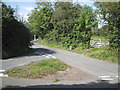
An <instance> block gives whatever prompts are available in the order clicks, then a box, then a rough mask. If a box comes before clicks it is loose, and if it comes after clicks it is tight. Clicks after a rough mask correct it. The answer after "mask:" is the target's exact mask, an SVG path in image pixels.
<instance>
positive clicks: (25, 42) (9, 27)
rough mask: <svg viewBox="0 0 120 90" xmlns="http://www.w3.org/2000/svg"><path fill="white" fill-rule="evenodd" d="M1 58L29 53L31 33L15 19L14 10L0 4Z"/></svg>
mask: <svg viewBox="0 0 120 90" xmlns="http://www.w3.org/2000/svg"><path fill="white" fill-rule="evenodd" d="M1 7H2V58H3V59H4V58H9V57H13V56H19V55H23V54H25V53H30V52H32V50H31V49H30V48H29V43H30V40H31V33H30V31H29V29H28V28H27V27H25V25H24V24H23V23H22V22H21V21H18V20H17V19H15V17H16V16H15V15H14V12H15V11H14V10H13V9H12V8H11V7H10V6H7V5H5V4H4V3H2V5H1Z"/></svg>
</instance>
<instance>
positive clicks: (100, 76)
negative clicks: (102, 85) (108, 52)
mask: <svg viewBox="0 0 120 90" xmlns="http://www.w3.org/2000/svg"><path fill="white" fill-rule="evenodd" d="M101 77H110V76H99V78H101Z"/></svg>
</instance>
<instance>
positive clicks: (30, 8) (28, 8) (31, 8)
mask: <svg viewBox="0 0 120 90" xmlns="http://www.w3.org/2000/svg"><path fill="white" fill-rule="evenodd" d="M25 9H26V10H28V11H31V10H33V9H34V8H33V7H25Z"/></svg>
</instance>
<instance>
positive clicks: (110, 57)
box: [39, 37, 120, 64]
mask: <svg viewBox="0 0 120 90" xmlns="http://www.w3.org/2000/svg"><path fill="white" fill-rule="evenodd" d="M102 38H103V37H102ZM39 42H40V44H42V45H45V46H48V47H52V48H59V49H63V50H68V51H71V52H76V53H79V54H83V55H86V56H89V57H92V58H96V59H99V60H104V61H108V62H112V63H116V64H118V63H119V60H118V59H119V58H118V56H119V54H118V49H111V48H109V47H105V48H89V49H86V48H84V46H82V45H79V46H78V47H76V48H75V49H73V50H70V49H69V48H66V47H64V46H63V45H62V44H60V43H57V42H49V41H47V40H45V39H44V40H40V41H39ZM119 64H120V63H119Z"/></svg>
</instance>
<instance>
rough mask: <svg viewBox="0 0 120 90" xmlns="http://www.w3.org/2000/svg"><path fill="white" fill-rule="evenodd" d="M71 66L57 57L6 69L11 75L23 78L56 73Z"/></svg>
mask: <svg viewBox="0 0 120 90" xmlns="http://www.w3.org/2000/svg"><path fill="white" fill-rule="evenodd" d="M67 68H70V66H68V65H66V64H65V63H63V62H62V61H59V60H57V59H48V60H42V61H39V62H33V63H29V64H28V65H25V66H21V67H15V68H13V69H11V70H8V71H6V73H7V74H8V75H9V76H12V77H22V78H41V77H42V76H46V75H48V74H54V73H55V72H57V71H64V70H66V69H67Z"/></svg>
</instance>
